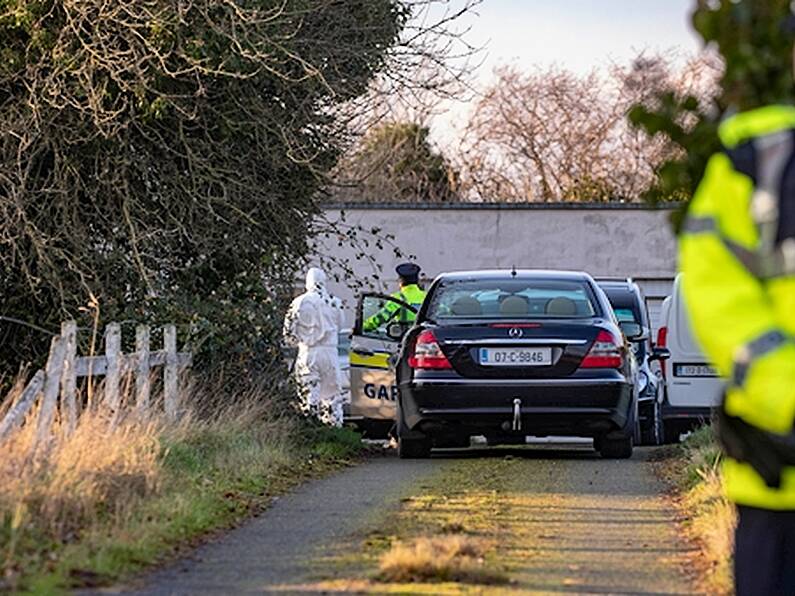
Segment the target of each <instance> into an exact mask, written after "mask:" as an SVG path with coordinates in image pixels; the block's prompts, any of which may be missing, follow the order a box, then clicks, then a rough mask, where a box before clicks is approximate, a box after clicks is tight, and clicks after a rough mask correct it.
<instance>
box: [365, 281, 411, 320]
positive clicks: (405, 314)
mask: <svg viewBox="0 0 795 596" xmlns="http://www.w3.org/2000/svg"><path fill="white" fill-rule="evenodd" d="M392 297H393V298H395V299H397V300H400V301H402V302H405V303H406V304H408V305H410V306H413V307H414V308H415V309H417V310H419V309H420V307H421V306H422V303H423V301H424V300H425V290H423V289H422V288H420V287H419V286H418V285H417V284H409V285H407V286H403V287H402V288H401V289H400V290H399V291H397V292H395V293H394V294H392ZM416 318H417V315H416V314H415V313H413V312H411V311H410V310H408V309H406V308H403V307H402V306H400V305H399V304H398V303H396V302H387V303H386V304H385V305H384V307H383V308H382V309H381V310H380V311H379V312H377V313H376V314H374V315H373V316H372V317H370V318H369V319H367V320H366V321H365V322H364V330H365V331H374V330H375V329H378V328H379V327H380V326H381V325H383V324H385V323H389V322H392V321H395V322H398V323H411V322H413V321H415V320H416Z"/></svg>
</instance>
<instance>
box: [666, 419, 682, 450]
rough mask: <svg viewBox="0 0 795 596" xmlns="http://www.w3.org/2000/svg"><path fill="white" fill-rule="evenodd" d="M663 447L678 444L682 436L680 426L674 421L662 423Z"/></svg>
mask: <svg viewBox="0 0 795 596" xmlns="http://www.w3.org/2000/svg"><path fill="white" fill-rule="evenodd" d="M662 427H663V437H662V442H663V445H672V444H673V443H678V442H679V437H680V436H681V435H682V425H681V424H680V423H679V422H678V421H676V420H668V421H663V425H662Z"/></svg>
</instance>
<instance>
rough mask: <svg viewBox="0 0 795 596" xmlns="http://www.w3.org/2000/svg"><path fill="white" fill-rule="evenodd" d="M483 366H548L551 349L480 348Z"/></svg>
mask: <svg viewBox="0 0 795 596" xmlns="http://www.w3.org/2000/svg"><path fill="white" fill-rule="evenodd" d="M480 363H481V364H482V365H484V366H548V365H550V364H552V348H480Z"/></svg>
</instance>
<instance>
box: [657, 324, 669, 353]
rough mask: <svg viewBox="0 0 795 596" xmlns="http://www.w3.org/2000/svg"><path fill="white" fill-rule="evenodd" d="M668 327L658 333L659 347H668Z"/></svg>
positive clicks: (662, 328) (661, 328)
mask: <svg viewBox="0 0 795 596" xmlns="http://www.w3.org/2000/svg"><path fill="white" fill-rule="evenodd" d="M667 343H668V327H660V329H659V331H657V346H658V347H660V348H666V347H668V346H667V345H666V344H667Z"/></svg>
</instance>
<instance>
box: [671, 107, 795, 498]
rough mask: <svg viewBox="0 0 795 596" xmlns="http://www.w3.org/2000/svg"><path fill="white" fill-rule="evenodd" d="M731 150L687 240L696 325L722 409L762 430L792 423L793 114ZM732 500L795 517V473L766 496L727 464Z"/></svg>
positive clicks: (697, 207)
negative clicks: (722, 394)
mask: <svg viewBox="0 0 795 596" xmlns="http://www.w3.org/2000/svg"><path fill="white" fill-rule="evenodd" d="M719 135H720V140H721V142H722V143H723V146H724V150H723V151H722V152H721V153H718V154H716V155H714V156H712V158H711V159H710V161H709V164H708V165H707V169H706V173H705V175H704V179H703V180H702V182H701V184H700V186H699V188H698V190H697V191H696V194H695V196H694V197H693V202H692V204H691V206H690V210H689V212H688V217H687V220H686V221H685V224H684V226H683V230H682V234H681V238H680V243H679V246H680V255H679V256H680V267H681V269H682V271H683V272H684V273H685V275H684V279H683V288H684V296H685V300H686V302H687V307H688V311H689V313H690V318H691V324H692V327H693V330H694V332H695V334H696V337H697V338H698V340H699V342H700V343H701V346H702V347H703V349H704V351H705V352H706V354H707V356H708V357H709V359H710V360H711V361H712V362H713V363H714V364H715V366H716V367H717V368H718V370H719V371H720V373H721V375H722V376H724V377H725V378H726V379H727V390H726V391H727V393H726V402H725V408H726V413H727V414H728V415H730V416H734V417H738V418H740V419H742V420H743V421H745V422H746V423H748V424H750V425H752V426H754V427H757V428H759V429H762V430H765V431H768V432H772V433H778V434H782V435H783V434H787V433H790V432H791V431H792V429H793V422H794V421H795V342H794V341H793V337H794V336H795V159H793V155H795V108H794V107H789V106H777V105H774V106H767V107H763V108H759V109H756V110H752V111H748V112H743V113H740V114H737V115H735V116H732V117H731V118H729V119H727V120H726V121H725V122H723V123H722V124H721V127H720V129H719ZM724 480H725V487H726V492H727V495H728V497H729V498H730V499H731V500H733V501H735V502H736V503H739V504H741V505H748V506H752V507H760V508H764V509H773V510H795V468H785V469H784V470H783V473H782V476H781V486H780V487H779V488H771V487H768V486H767V485H766V484H765V482H764V481H763V480H762V478H761V477H760V476H759V474H757V472H756V471H755V470H754V469H753V468H752V467H751V466H750V465H749V464H746V463H741V462H738V461H735V460H732V459H729V458H727V460H726V462H725V464H724Z"/></svg>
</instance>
